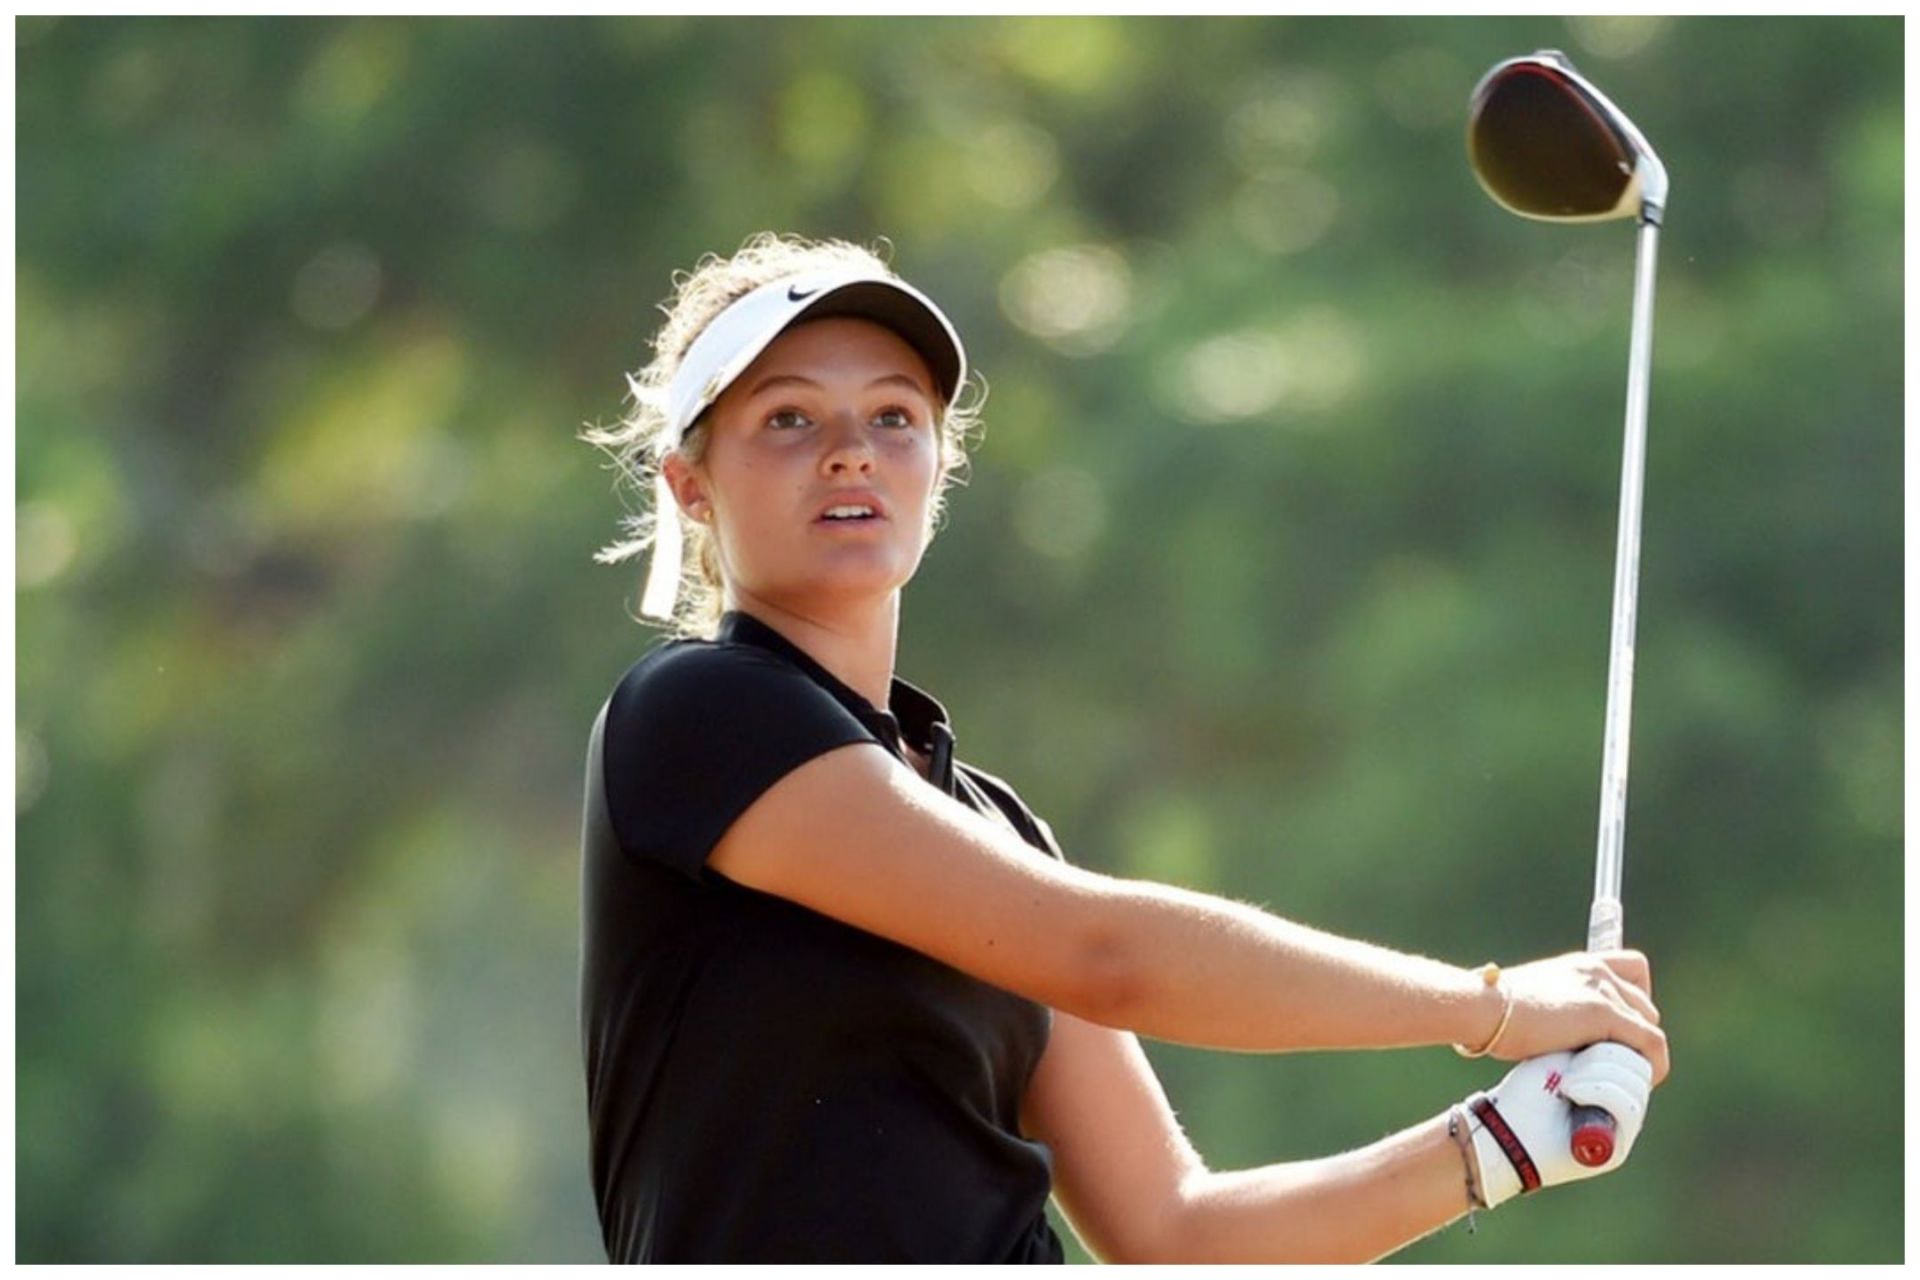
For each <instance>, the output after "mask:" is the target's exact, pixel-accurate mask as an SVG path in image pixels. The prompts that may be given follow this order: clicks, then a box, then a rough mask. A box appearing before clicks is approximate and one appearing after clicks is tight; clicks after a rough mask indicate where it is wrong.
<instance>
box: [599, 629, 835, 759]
mask: <svg viewBox="0 0 1920 1280" xmlns="http://www.w3.org/2000/svg"><path fill="white" fill-rule="evenodd" d="M606 715H607V732H608V733H609V734H610V735H613V736H616V737H621V738H631V736H632V735H633V734H635V733H644V734H646V735H649V736H652V735H657V734H663V733H664V734H666V735H668V736H670V737H679V736H681V735H683V734H698V735H701V736H707V735H710V734H712V733H714V732H716V731H722V730H724V727H725V726H727V725H730V724H740V725H743V726H744V725H751V726H759V727H761V731H764V727H765V726H768V725H769V724H770V723H777V722H779V721H781V720H792V719H794V718H795V717H798V718H800V719H802V720H804V721H808V722H812V723H816V724H818V723H822V722H832V723H834V724H836V725H837V724H838V722H839V721H840V720H841V719H842V718H843V717H844V718H846V719H849V720H850V719H851V716H850V715H848V713H846V712H845V711H844V710H843V709H842V708H841V707H840V706H839V704H838V703H836V702H835V701H834V699H833V696H832V695H831V694H829V693H828V692H827V691H826V690H825V689H823V688H821V687H820V685H819V684H817V683H816V682H815V681H814V680H813V679H811V678H810V677H809V676H808V675H807V673H806V672H804V671H802V670H801V669H800V668H799V667H797V666H795V665H794V664H793V663H791V662H789V661H787V660H786V659H785V658H783V657H781V656H780V655H779V654H777V653H773V652H770V651H768V650H766V649H762V648H759V647H757V646H754V645H747V644H732V643H727V642H725V641H716V640H669V641H665V642H663V643H661V644H658V645H656V646H654V647H653V648H652V649H650V650H648V651H647V652H646V653H645V654H642V655H641V656H640V658H639V659H637V660H636V661H635V662H634V663H633V665H632V666H630V667H628V668H627V670H626V673H625V674H624V675H622V676H621V677H620V681H619V683H618V684H617V685H615V686H614V690H613V693H612V695H611V696H610V697H609V698H608V701H607V710H606Z"/></svg>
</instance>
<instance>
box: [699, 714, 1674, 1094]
mask: <svg viewBox="0 0 1920 1280" xmlns="http://www.w3.org/2000/svg"><path fill="white" fill-rule="evenodd" d="M709 865H710V866H711V867H712V868H713V869H714V870H716V871H718V872H719V873H720V874H722V875H724V876H726V877H728V878H729V879H732V880H735V881H737V882H739V883H741V884H744V885H747V886H748V887H750V888H754V889H758V890H761V891H763V892H766V893H772V894H777V895H779V896H781V897H785V898H788V899H790V900H792V901H795V902H798V903H800V904H801V905H803V906H806V907H810V908H812V909H813V910H816V911H819V912H821V913H822V914H824V915H829V916H832V917H834V918H835V919H837V920H841V921H843V922H845V923H848V924H851V925H853V926H855V927H856V928H860V929H865V930H867V931H868V932H870V933H875V934H879V935H880V936H882V937H885V938H890V939H892V940H893V941H896V942H899V943H901V944H902V945H904V946H908V947H912V948H913V949H915V950H917V951H921V952H923V953H925V954H927V955H930V956H933V957H934V958H936V959H938V960H942V961H944V962H945V963H947V964H950V965H952V966H953V967H955V968H957V969H960V970H962V971H963V972H966V973H970V974H972V975H973V976H975V977H977V978H980V979H981V980H983V981H986V982H990V983H992V984H994V985H996V986H999V987H1003V988H1005V989H1007V990H1009V991H1014V992H1017V993H1019V994H1021V995H1024V996H1027V997H1028V998H1029V999H1033V1000H1036V1001H1038V1002H1040V1003H1043V1004H1046V1005H1048V1006H1050V1007H1052V1008H1056V1009H1064V1010H1066V1011H1067V1012H1069V1013H1072V1014H1075V1015H1077V1016H1079V1017H1082V1018H1085V1019H1087V1020H1088V1021H1092V1022H1097V1023H1101V1024H1102V1025H1106V1026H1113V1027H1125V1028H1128V1029H1130V1030H1134V1031H1138V1032H1140V1033H1142V1034H1145V1035H1151V1036H1155V1037H1157V1038H1160V1039H1165V1040H1175V1041H1182V1042H1185V1043H1189V1044H1197V1045H1206V1046H1211V1047H1215V1048H1225V1049H1244V1050H1254V1051H1279V1050H1291V1049H1325V1048H1385V1047H1390V1046H1408V1045H1424V1044H1444V1043H1450V1042H1460V1043H1467V1044H1473V1045H1480V1044H1484V1043H1485V1042H1486V1041H1487V1039H1488V1038H1489V1037H1490V1036H1492V1034H1493V1032H1494V1029H1495V1028H1496V1026H1498V1025H1499V1023H1500V1020H1501V1014H1502V1008H1503V1000H1502V996H1501V993H1500V992H1499V991H1497V990H1494V989H1492V988H1489V987H1486V986H1485V985H1484V984H1483V983H1482V982H1481V981H1480V979H1479V978H1478V977H1477V976H1476V975H1475V974H1473V973H1471V972H1469V971H1468V970H1465V969H1461V968H1457V967H1455V966H1453V965H1448V964H1442V963H1440V962H1439V961H1435V960H1428V959H1424V958H1421V957H1418V956H1408V955H1401V954H1399V953H1397V952H1393V951H1389V950H1386V949H1385V948H1381V947H1375V946H1371V945H1368V944H1366V943H1361V942H1354V941H1350V940H1347V939H1343V938H1338V937H1335V936H1333V935H1331V934H1326V933H1321V932H1319V931H1317V930H1314V929H1309V928H1307V927H1305V926H1303V925H1298V924H1294V923H1292V922H1289V921H1286V920H1282V919H1279V918H1277V917H1275V916H1272V915H1269V914H1267V913H1266V912H1263V911H1260V910H1257V909H1255V908H1253V907H1249V906H1244V905H1241V904H1239V903H1234V902H1228V901H1225V900H1223V899H1220V898H1213V897H1209V896H1207V895H1205V894H1199V893H1191V892H1188V891H1186V890H1183V889H1176V888H1172V887H1169V886H1166V885H1157V884H1150V883H1146V882H1143V881H1135V880H1124V879H1119V878H1116V877H1112V876H1103V875H1098V874H1096V873H1094V872H1091V871H1087V870H1085V869H1083V868H1079V867H1074V866H1071V865H1067V864H1064V863H1061V862H1059V861H1056V860H1054V859H1051V858H1045V857H1041V856H1038V855H1037V854H1036V853H1035V851H1034V850H1032V849H1030V848H1029V847H1027V846H1026V845H1025V844H1024V843H1022V842H1021V840H1020V839H1019V837H1018V836H1016V835H1015V834H1014V833H1013V832H1012V831H1010V830H1008V829H1006V828H1004V827H1002V826H999V825H997V824H995V823H993V822H991V821H989V820H988V819H987V818H985V817H982V816H981V815H979V814H977V813H974V812H973V811H972V810H970V809H968V808H966V807H965V806H964V805H962V804H960V803H959V802H958V801H956V800H954V799H952V798H951V797H949V796H947V795H945V794H943V793H941V792H939V791H937V790H935V789H934V788H932V787H929V786H928V785H927V784H926V782H925V781H924V780H923V779H921V778H920V777H919V776H918V775H916V774H914V773H913V772H912V771H910V770H909V769H907V768H906V766H904V765H902V764H901V763H900V762H899V761H898V760H896V759H894V758H893V757H892V756H890V755H888V754H887V753H886V751H885V750H884V749H882V748H880V747H879V746H877V745H873V744H859V745H854V746H848V747H842V748H839V749H837V750H834V751H829V752H827V753H826V754H824V755H821V756H818V757H816V758H815V759H813V760H811V761H809V762H808V763H806V764H804V765H802V766H801V767H799V768H798V769H795V770H794V771H793V772H791V773H789V774H788V775H786V777H784V778H782V779H781V780H780V781H779V782H777V783H775V784H774V785H773V786H772V787H770V788H769V789H768V790H767V791H766V792H765V793H764V794H762V795H761V796H760V797H759V798H758V799H756V800H755V801H754V803H753V804H752V805H751V806H749V807H748V809H747V811H746V812H745V813H744V814H742V815H741V817H740V818H739V819H737V820H736V821H735V822H734V824H733V825H732V826H731V827H730V828H729V829H728V830H727V832H726V834H725V835H724V836H723V837H722V838H721V840H720V842H719V843H718V844H717V845H716V846H715V847H714V850H713V852H712V854H711V855H710V858H709ZM1612 959H1613V963H1614V964H1615V966H1616V968H1609V967H1608V966H1607V965H1606V964H1603V963H1601V961H1600V959H1598V958H1594V957H1587V956H1584V955H1572V956H1565V957H1559V958H1556V959H1554V960H1549V961H1540V962H1536V963H1535V964H1531V965H1526V966H1522V967H1520V968H1518V969H1514V970H1510V971H1509V974H1510V976H1509V979H1508V987H1509V990H1510V992H1511V994H1512V998H1513V1001H1514V1009H1513V1016H1512V1019H1511V1022H1510V1024H1509V1026H1508V1029H1507V1031H1506V1032H1505V1034H1504V1035H1503V1036H1502V1037H1501V1041H1500V1046H1499V1049H1498V1050H1497V1053H1498V1056H1500V1057H1502V1058H1520V1057H1528V1056H1531V1055H1533V1054H1537V1053H1542V1052H1546V1051H1548V1050H1552V1049H1563V1048H1575V1047H1579V1046H1581V1045H1585V1044H1590V1043H1594V1042H1596V1041H1600V1040H1617V1041H1620V1042H1621V1043H1623V1044H1626V1045H1629V1046H1631V1047H1633V1048H1635V1049H1638V1050H1639V1051H1640V1052H1641V1053H1643V1054H1645V1055H1646V1056H1647V1057H1648V1058H1649V1059H1650V1060H1651V1061H1652V1062H1653V1063H1654V1067H1655V1072H1656V1078H1661V1077H1664V1076H1665V1074H1666V1058H1667V1054H1666V1042H1665V1037H1664V1036H1663V1035H1662V1034H1661V1032H1660V1030H1659V1028H1658V1027H1657V1026H1656V1025H1654V1023H1655V1020H1656V1019H1657V1018H1658V1013H1657V1012H1656V1011H1655V1010H1654V1008H1653V1005H1652V1003H1651V1002H1650V1001H1649V1000H1648V999H1647V997H1646V995H1645V993H1644V992H1642V991H1641V990H1640V988H1639V986H1637V985H1635V981H1634V980H1630V978H1631V977H1632V976H1633V975H1632V971H1633V970H1635V969H1638V970H1639V971H1640V972H1639V977H1638V981H1640V982H1644V980H1645V977H1644V960H1643V959H1640V958H1637V957H1628V956H1624V955H1623V956H1616V957H1613V958H1612Z"/></svg>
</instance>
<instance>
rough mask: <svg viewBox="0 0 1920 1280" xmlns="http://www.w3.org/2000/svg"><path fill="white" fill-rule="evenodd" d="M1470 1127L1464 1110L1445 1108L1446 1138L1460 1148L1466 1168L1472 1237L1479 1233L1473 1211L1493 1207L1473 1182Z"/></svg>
mask: <svg viewBox="0 0 1920 1280" xmlns="http://www.w3.org/2000/svg"><path fill="white" fill-rule="evenodd" d="M1471 1127H1472V1126H1471V1124H1470V1123H1469V1122H1468V1121H1467V1119H1466V1110H1465V1108H1463V1107H1462V1106H1461V1105H1460V1104H1459V1103H1457V1102H1456V1103H1454V1104H1453V1105H1452V1106H1451V1107H1449V1108H1447V1136H1448V1137H1449V1138H1452V1139H1453V1142H1454V1145H1455V1146H1457V1147H1459V1148H1460V1163H1461V1164H1462V1165H1464V1166H1465V1167H1466V1172H1467V1234H1468V1235H1474V1234H1476V1233H1477V1232H1478V1231H1479V1228H1478V1227H1477V1226H1475V1225H1474V1222H1473V1211H1474V1210H1475V1209H1491V1208H1492V1207H1493V1206H1492V1205H1490V1204H1488V1203H1487V1198H1486V1197H1485V1196H1483V1195H1481V1194H1480V1184H1479V1183H1477V1182H1475V1181H1474V1177H1473V1138H1472V1137H1471V1134H1470V1130H1471Z"/></svg>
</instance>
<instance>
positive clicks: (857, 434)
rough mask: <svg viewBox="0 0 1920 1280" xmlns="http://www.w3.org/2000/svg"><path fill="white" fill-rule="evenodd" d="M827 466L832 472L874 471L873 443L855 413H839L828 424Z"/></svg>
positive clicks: (864, 425) (863, 424)
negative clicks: (850, 470)
mask: <svg viewBox="0 0 1920 1280" xmlns="http://www.w3.org/2000/svg"><path fill="white" fill-rule="evenodd" d="M827 434H828V440H827V453H826V458H825V465H826V468H827V470H828V471H830V472H839V471H846V470H848V469H858V470H860V471H871V470H873V441H872V440H871V439H869V438H868V436H867V428H866V424H865V423H863V422H861V421H860V419H859V416H858V415H857V414H854V413H837V414H835V415H834V416H833V418H832V419H831V420H830V421H829V423H828V433H827Z"/></svg>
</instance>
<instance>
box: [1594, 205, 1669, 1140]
mask: <svg viewBox="0 0 1920 1280" xmlns="http://www.w3.org/2000/svg"><path fill="white" fill-rule="evenodd" d="M1659 236H1660V226H1659V224H1658V223H1656V222H1653V221H1646V222H1643V223H1641V225H1640V240H1639V247H1638V249H1637V251H1636V253H1635V262H1634V276H1633V336H1632V339H1631V343H1630V347H1629V351H1628V356H1627V430H1626V445H1625V447H1624V452H1623V455H1622V459H1621V464H1620V538H1619V543H1618V546H1617V548H1616V550H1615V552H1614V565H1613V639H1612V643H1611V646H1610V648H1609V650H1608V655H1607V732H1606V745H1605V747H1604V749H1603V751H1602V756H1601V764H1600V846H1599V852H1598V855H1597V857H1596V859H1595V867H1594V880H1593V910H1592V912H1591V913H1590V914H1589V915H1588V917H1587V950H1589V951H1614V950H1618V949H1619V947H1620V944H1621V941H1622V939H1623V934H1624V926H1625V923H1626V921H1625V916H1624V914H1623V912H1622V911H1621V907H1620V873H1621V858H1622V853H1623V850H1624V846H1625V840H1626V826H1627V740H1628V736H1629V733H1630V731H1631V729H1632V725H1633V631H1634V627H1633V624H1634V617H1635V610H1636V606H1637V604H1638V600H1639V594H1640V491H1641V481H1642V478H1643V477H1644V476H1645V474H1646V454H1647V385H1648V382H1649V366H1650V365H1651V364H1652V363H1653V269H1654V261H1655V258H1656V257H1657V255H1658V250H1659ZM1613 1131H1614V1120H1613V1117H1612V1116H1611V1115H1609V1114H1607V1112H1606V1110H1605V1109H1604V1108H1601V1107H1575V1108H1574V1109H1573V1134H1574V1137H1573V1148H1574V1158H1575V1159H1577V1160H1578V1161H1580V1163H1582V1164H1585V1165H1589V1166H1598V1165H1603V1164H1605V1163H1606V1162H1607V1161H1608V1160H1610V1159H1612V1158H1613Z"/></svg>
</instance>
